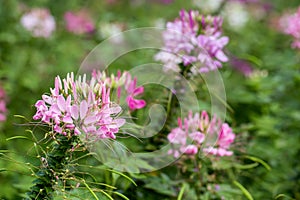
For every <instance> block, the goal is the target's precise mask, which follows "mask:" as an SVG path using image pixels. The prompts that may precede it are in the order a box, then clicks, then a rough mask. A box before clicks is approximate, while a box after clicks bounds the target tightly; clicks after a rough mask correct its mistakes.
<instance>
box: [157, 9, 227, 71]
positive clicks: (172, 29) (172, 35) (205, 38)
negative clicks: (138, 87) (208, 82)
mask: <svg viewBox="0 0 300 200" xmlns="http://www.w3.org/2000/svg"><path fill="white" fill-rule="evenodd" d="M179 15H180V17H179V18H176V19H175V20H174V21H173V22H168V23H167V29H166V30H165V31H164V32H163V41H164V46H163V50H162V51H160V52H159V53H158V54H157V55H156V56H155V60H157V61H161V62H163V64H164V66H165V70H172V71H176V72H179V71H180V70H181V69H180V67H179V65H180V64H182V65H183V66H184V67H191V70H190V72H191V73H192V74H194V75H196V74H199V73H203V72H208V71H210V70H215V69H217V68H219V67H222V63H223V62H227V61H228V58H227V56H226V55H225V54H224V52H223V48H224V47H225V46H226V45H227V43H228V42H229V38H228V37H226V36H222V30H221V28H222V23H223V20H222V18H221V17H213V16H206V17H205V16H201V15H200V14H199V12H197V11H189V12H187V11H185V10H181V11H180V13H179ZM183 70H184V69H183Z"/></svg>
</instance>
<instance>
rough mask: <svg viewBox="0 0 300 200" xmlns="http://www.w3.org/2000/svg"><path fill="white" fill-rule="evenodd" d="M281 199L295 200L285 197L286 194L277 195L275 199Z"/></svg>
mask: <svg viewBox="0 0 300 200" xmlns="http://www.w3.org/2000/svg"><path fill="white" fill-rule="evenodd" d="M279 198H280V199H281V198H287V199H292V200H294V199H293V198H292V197H289V196H287V195H285V194H279V195H277V196H276V197H275V199H279Z"/></svg>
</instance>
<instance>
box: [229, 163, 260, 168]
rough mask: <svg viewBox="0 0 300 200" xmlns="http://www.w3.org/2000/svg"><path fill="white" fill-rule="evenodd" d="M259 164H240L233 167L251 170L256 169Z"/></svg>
mask: <svg viewBox="0 0 300 200" xmlns="http://www.w3.org/2000/svg"><path fill="white" fill-rule="evenodd" d="M258 165H259V164H258V163H257V162H255V163H251V164H247V165H240V164H235V165H234V167H235V168H237V169H252V168H255V167H257V166H258Z"/></svg>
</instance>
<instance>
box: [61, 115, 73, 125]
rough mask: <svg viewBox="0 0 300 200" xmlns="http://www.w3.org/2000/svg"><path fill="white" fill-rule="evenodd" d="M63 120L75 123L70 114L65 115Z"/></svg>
mask: <svg viewBox="0 0 300 200" xmlns="http://www.w3.org/2000/svg"><path fill="white" fill-rule="evenodd" d="M62 121H63V122H65V123H67V124H72V123H73V120H72V118H71V117H70V116H64V118H63V120H62Z"/></svg>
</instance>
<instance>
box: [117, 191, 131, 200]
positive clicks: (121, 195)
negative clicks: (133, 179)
mask: <svg viewBox="0 0 300 200" xmlns="http://www.w3.org/2000/svg"><path fill="white" fill-rule="evenodd" d="M114 194H116V195H118V196H120V197H122V198H123V199H126V200H129V199H128V198H127V197H126V196H125V195H124V194H121V193H119V192H114Z"/></svg>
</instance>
